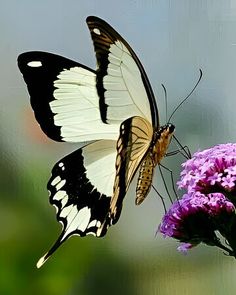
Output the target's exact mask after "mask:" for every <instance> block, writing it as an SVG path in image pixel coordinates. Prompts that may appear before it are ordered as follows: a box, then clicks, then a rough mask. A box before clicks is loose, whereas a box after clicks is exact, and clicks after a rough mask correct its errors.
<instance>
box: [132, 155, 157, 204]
mask: <svg viewBox="0 0 236 295" xmlns="http://www.w3.org/2000/svg"><path fill="white" fill-rule="evenodd" d="M154 167H155V166H154V163H153V160H152V157H151V154H150V153H148V154H147V156H146V157H145V158H144V160H143V162H142V163H141V165H140V170H139V177H138V183H137V187H136V199H135V204H136V205H139V204H141V203H142V202H143V200H144V199H145V198H146V196H147V194H148V193H149V191H150V189H151V185H152V178H153V169H154Z"/></svg>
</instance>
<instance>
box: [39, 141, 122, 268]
mask: <svg viewBox="0 0 236 295" xmlns="http://www.w3.org/2000/svg"><path fill="white" fill-rule="evenodd" d="M115 157H116V146H115V141H107V140H103V141H97V142H95V143H92V144H89V145H87V146H85V147H83V148H81V149H78V150H76V151H74V152H73V153H71V154H69V155H67V156H66V157H64V158H63V159H61V160H60V161H59V162H58V163H56V164H55V166H54V167H53V169H52V176H51V179H50V180H49V182H48V190H49V192H50V203H51V204H52V205H54V206H55V207H56V209H57V220H58V221H59V222H60V223H62V225H63V229H62V233H61V235H60V237H59V239H58V240H57V241H56V243H55V244H54V246H53V247H52V248H51V249H50V250H49V252H48V253H47V254H46V256H44V260H43V261H42V260H41V263H44V262H45V261H46V259H47V258H48V257H49V256H50V255H51V254H52V253H53V252H54V251H55V250H56V249H57V248H58V247H59V246H60V245H61V244H62V243H63V242H64V241H66V240H67V239H68V238H69V237H70V236H72V235H79V236H81V237H83V236H86V235H94V236H97V237H101V236H104V235H105V233H106V231H107V228H108V226H109V225H110V221H109V218H108V212H109V207H110V201H111V196H112V193H113V183H114V179H115V165H114V162H115ZM101 167H103V169H101ZM101 224H106V226H104V227H103V230H102V231H101V230H100V231H99V228H100V227H101ZM39 266H41V265H39Z"/></svg>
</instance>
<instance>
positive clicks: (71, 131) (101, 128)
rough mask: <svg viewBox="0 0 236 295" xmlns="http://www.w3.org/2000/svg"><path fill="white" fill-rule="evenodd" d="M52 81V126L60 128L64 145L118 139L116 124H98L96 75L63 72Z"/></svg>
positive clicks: (75, 70)
mask: <svg viewBox="0 0 236 295" xmlns="http://www.w3.org/2000/svg"><path fill="white" fill-rule="evenodd" d="M57 78H58V79H57V80H55V81H54V87H55V88H56V89H55V90H54V92H53V96H54V98H55V100H53V101H51V102H50V108H51V110H52V112H53V113H54V114H55V115H54V124H55V125H56V126H61V136H62V139H63V140H64V141H67V142H81V141H91V140H98V139H117V137H118V132H119V125H118V124H113V125H109V124H104V123H103V122H102V121H101V116H100V110H99V97H98V94H97V89H96V74H94V73H93V72H91V71H89V70H87V69H85V68H83V67H79V66H78V67H72V68H70V69H69V70H68V69H65V70H63V71H62V72H61V73H60V74H59V75H58V76H57Z"/></svg>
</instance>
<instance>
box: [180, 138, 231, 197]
mask: <svg viewBox="0 0 236 295" xmlns="http://www.w3.org/2000/svg"><path fill="white" fill-rule="evenodd" d="M182 166H183V168H184V169H183V171H182V172H181V179H180V181H178V183H177V184H178V187H179V188H181V189H186V190H187V192H188V193H191V192H196V191H200V192H202V193H211V192H222V191H226V192H233V191H234V192H236V186H235V183H236V144H233V143H228V144H219V145H217V146H215V147H212V148H209V149H207V150H205V151H201V152H200V151H199V152H196V153H195V154H194V155H193V157H192V159H190V160H188V161H186V162H185V163H184V164H182Z"/></svg>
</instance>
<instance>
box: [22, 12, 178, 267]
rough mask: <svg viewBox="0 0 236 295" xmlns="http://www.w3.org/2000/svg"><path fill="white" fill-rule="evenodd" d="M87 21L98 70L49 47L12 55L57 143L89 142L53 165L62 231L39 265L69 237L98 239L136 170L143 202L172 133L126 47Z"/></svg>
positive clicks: (114, 217) (104, 27) (52, 188)
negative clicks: (161, 122)
mask: <svg viewBox="0 0 236 295" xmlns="http://www.w3.org/2000/svg"><path fill="white" fill-rule="evenodd" d="M86 21H87V25H88V28H89V30H90V34H91V38H92V41H93V45H94V50H95V53H96V59H97V69H96V70H93V69H90V68H88V67H87V66H84V65H82V64H80V63H78V62H75V61H73V60H70V59H67V58H65V57H62V56H59V55H55V54H52V53H47V52H40V51H33V52H25V53H23V54H21V55H20V56H19V57H18V66H19V69H20V71H21V73H22V74H23V77H24V80H25V82H26V84H27V88H28V92H29V95H30V102H31V106H32V108H33V110H34V113H35V118H36V120H37V121H38V123H39V125H40V126H41V129H42V130H43V131H44V132H45V133H46V134H47V136H48V137H50V138H51V139H53V140H55V141H58V142H63V141H65V142H75V143H77V142H80V143H81V142H88V144H86V145H84V146H83V147H82V148H79V149H77V150H75V151H74V152H72V153H71V154H69V155H67V156H65V157H64V158H63V159H61V160H60V161H58V162H57V163H56V164H55V165H54V167H53V169H52V176H51V178H50V180H49V182H48V185H47V189H48V191H49V193H50V197H49V201H50V204H52V205H53V206H54V207H55V208H56V210H57V212H56V217H57V220H58V221H59V222H60V223H61V224H62V226H63V228H62V232H61V234H60V236H59V238H58V239H57V240H56V242H55V243H54V245H53V246H52V247H51V249H50V250H49V251H48V252H47V253H46V254H45V255H44V256H43V257H42V258H41V259H40V260H39V262H38V264H37V267H41V266H42V265H43V264H44V263H45V261H46V260H47V259H48V258H49V257H50V256H51V255H52V254H53V252H55V251H56V250H57V248H58V247H60V245H61V244H62V243H64V242H65V241H66V240H67V239H68V238H69V237H71V236H73V235H79V236H81V237H84V236H87V235H93V236H96V237H102V236H104V235H105V234H106V232H107V229H108V228H109V227H110V226H111V225H113V224H115V223H116V222H117V221H118V219H119V217H120V214H121V210H122V205H123V199H124V197H125V195H126V193H127V191H128V189H129V186H130V184H131V182H132V180H133V178H134V175H135V174H136V172H138V171H139V177H138V183H137V198H136V203H137V204H139V203H141V202H142V201H143V200H144V199H145V197H146V195H147V194H148V192H149V190H150V187H151V183H152V178H153V171H154V168H155V166H156V165H157V164H159V163H160V161H161V159H162V158H163V157H164V156H165V154H166V150H167V148H168V145H169V143H170V139H171V136H172V133H173V131H174V128H173V125H171V124H167V125H166V126H164V127H160V124H159V116H158V109H157V104H156V99H155V97H154V94H153V91H152V88H151V85H150V82H149V80H148V77H147V75H146V72H145V70H144V68H143V66H142V64H141V62H140V60H139V59H138V57H137V55H136V54H135V52H134V51H133V50H132V48H131V47H130V45H129V44H128V43H127V42H126V41H125V40H124V39H123V38H122V37H121V36H120V35H119V33H117V32H116V31H115V30H114V29H113V28H112V27H111V26H110V25H109V24H108V23H106V22H105V21H104V20H102V19H100V18H98V17H95V16H89V17H88V18H87V20H86ZM171 126H172V127H171Z"/></svg>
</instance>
